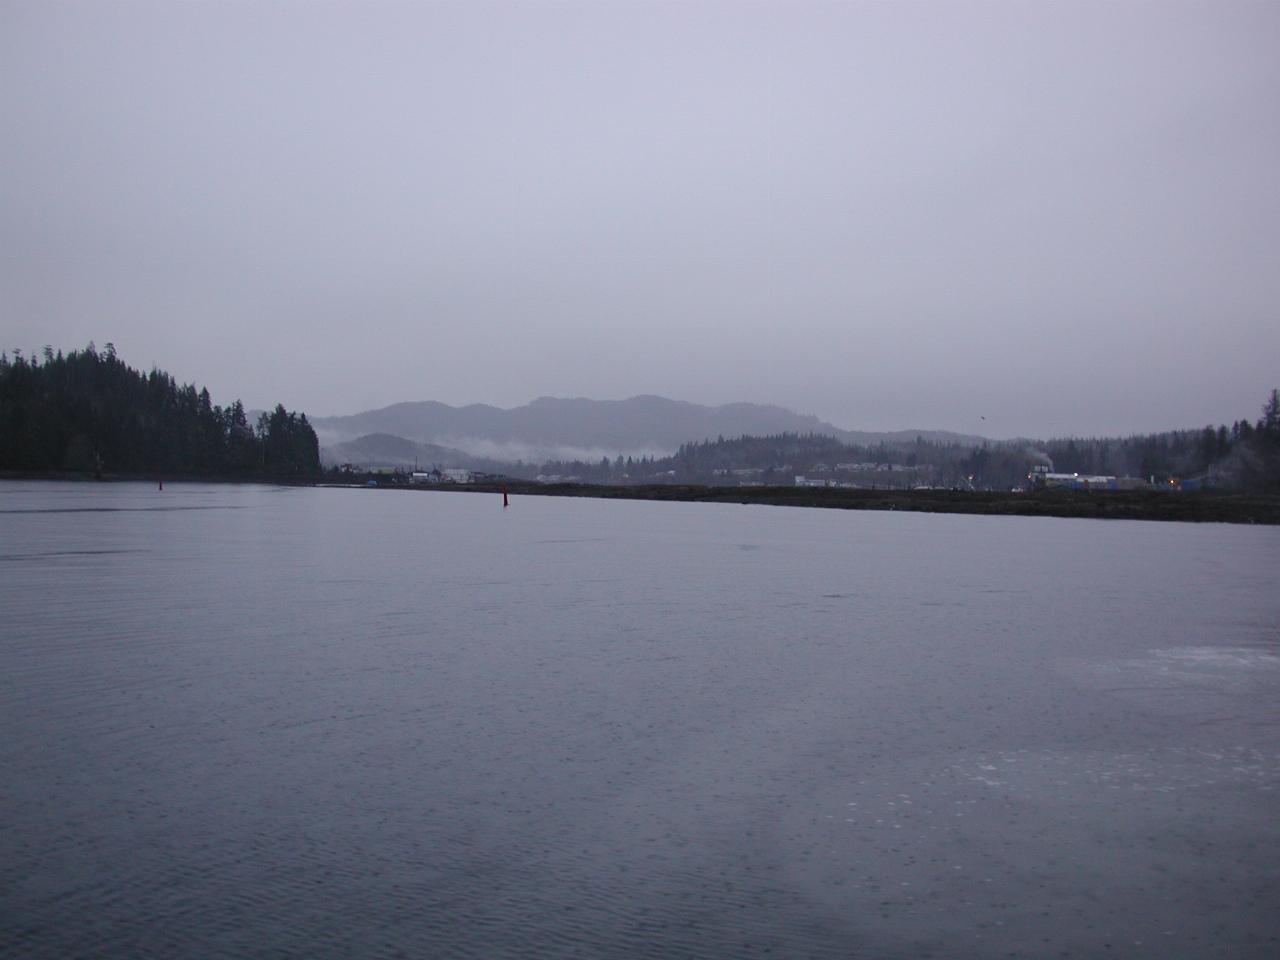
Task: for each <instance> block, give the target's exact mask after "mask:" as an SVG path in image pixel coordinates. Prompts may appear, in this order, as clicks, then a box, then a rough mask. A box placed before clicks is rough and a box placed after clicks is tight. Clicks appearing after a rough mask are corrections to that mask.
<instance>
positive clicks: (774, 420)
mask: <svg viewBox="0 0 1280 960" xmlns="http://www.w3.org/2000/svg"><path fill="white" fill-rule="evenodd" d="M311 422H312V425H313V426H314V427H315V430H316V433H317V434H318V435H319V437H320V442H321V445H322V446H323V447H325V448H326V451H327V457H326V459H329V460H330V461H335V460H341V459H344V457H343V454H344V453H351V454H355V453H356V452H357V451H358V450H359V449H361V448H362V447H363V446H368V441H363V442H362V443H361V444H356V443H354V442H355V441H358V440H361V438H367V437H368V436H369V435H370V434H381V435H384V437H383V438H382V439H381V442H380V443H378V444H377V446H378V447H379V448H385V447H386V446H387V444H388V443H394V440H395V439H396V438H402V439H403V440H405V441H410V442H411V445H410V446H406V447H404V450H403V452H404V454H405V455H409V454H410V453H412V452H413V445H420V446H421V447H423V448H424V450H423V451H419V452H425V451H426V450H430V448H436V449H437V450H438V451H439V448H448V453H447V454H446V453H445V452H444V451H439V456H438V457H436V458H433V459H454V458H455V456H454V455H456V453H457V452H459V451H461V452H463V453H465V454H467V455H469V456H471V457H481V458H484V459H487V460H492V461H499V462H509V463H514V462H516V461H518V460H523V461H524V462H526V463H529V462H540V461H546V460H585V461H591V460H599V459H600V458H601V457H616V456H618V455H619V454H622V455H623V456H632V457H641V456H665V455H668V454H671V453H674V452H675V451H676V450H677V449H678V448H679V447H680V445H681V444H682V443H688V442H691V441H692V442H697V441H701V440H708V439H710V440H714V439H716V438H717V437H739V436H743V435H744V434H751V435H756V436H761V435H768V434H777V433H821V434H825V435H827V436H832V437H835V438H837V439H839V440H841V441H843V442H845V443H856V444H874V443H879V442H881V441H885V442H887V443H894V442H900V441H904V440H914V439H915V438H916V437H917V436H923V437H925V439H929V440H953V441H956V442H962V443H973V442H981V438H979V437H972V436H963V435H960V434H955V433H947V432H944V431H936V430H900V431H895V432H887V433H876V432H869V431H857V430H844V429H841V428H840V427H837V426H835V425H834V424H831V423H827V422H825V421H823V420H820V419H818V418H817V417H815V416H813V415H810V414H799V413H795V412H794V411H791V410H788V409H786V408H784V407H778V406H770V405H761V404H754V403H730V404H725V405H723V406H716V407H712V406H704V405H701V404H696V403H687V402H685V401H681V400H669V399H667V398H665V397H657V396H638V397H631V398H630V399H628V400H589V399H585V398H574V399H558V398H555V397H539V398H538V399H537V400H534V401H533V402H532V403H528V404H526V405H524V406H522V407H515V408H513V409H502V408H499V407H493V406H489V405H487V404H472V405H470V406H465V407H452V406H449V405H448V404H444V403H438V402H436V401H431V400H427V401H420V402H409V403H396V404H392V405H391V406H389V407H383V408H381V409H379V410H367V411H365V412H363V413H357V414H353V415H351V416H340V417H317V418H315V419H313V420H312V421H311ZM346 459H355V457H346Z"/></svg>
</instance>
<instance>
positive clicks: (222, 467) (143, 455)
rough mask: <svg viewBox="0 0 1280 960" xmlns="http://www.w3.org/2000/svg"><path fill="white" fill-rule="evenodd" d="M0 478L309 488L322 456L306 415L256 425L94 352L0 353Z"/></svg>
mask: <svg viewBox="0 0 1280 960" xmlns="http://www.w3.org/2000/svg"><path fill="white" fill-rule="evenodd" d="M0 470H8V471H32V472H56V471H73V472H79V473H91V474H95V475H99V474H167V475H182V476H196V477H227V478H245V479H249V478H258V477H262V478H268V477H269V478H306V477H314V476H317V475H318V474H319V473H320V446H319V443H318V441H317V439H316V434H315V431H314V430H313V429H312V428H311V425H310V424H309V423H308V422H307V417H306V414H299V413H292V412H290V411H288V410H286V409H285V408H284V407H283V406H282V405H279V404H277V405H276V407H275V409H274V410H272V411H271V412H270V413H262V414H261V415H260V416H259V417H258V418H257V420H256V422H255V423H253V424H250V423H249V419H248V415H247V414H246V413H245V409H244V406H243V404H241V402H240V401H239V400H236V401H235V402H234V403H232V404H231V405H230V406H227V407H221V406H217V405H215V404H214V403H213V402H212V399H211V398H210V396H209V391H208V390H207V389H204V388H201V389H200V390H197V389H196V388H195V386H193V385H192V384H183V385H181V386H180V385H179V384H178V383H177V381H175V380H174V378H173V377H171V376H170V375H169V374H167V373H165V372H164V371H163V370H154V369H153V370H152V371H151V372H150V373H147V374H143V373H140V372H139V371H137V370H134V369H133V368H131V367H130V366H128V365H127V364H126V363H124V362H123V361H122V360H121V359H120V358H119V357H117V356H116V351H115V347H114V346H113V345H112V344H110V343H108V344H107V345H106V347H105V348H104V349H103V350H101V351H99V350H98V349H97V348H96V347H95V346H94V344H93V343H90V344H89V345H88V346H87V347H86V348H85V349H83V350H73V351H71V352H70V353H68V354H66V355H63V353H62V352H61V351H58V352H57V353H55V352H54V351H53V350H52V349H51V348H48V347H46V348H45V349H44V351H43V356H41V357H35V356H32V357H24V356H23V355H22V353H21V352H20V351H16V350H15V351H14V355H13V356H12V357H10V356H9V355H8V354H7V353H0Z"/></svg>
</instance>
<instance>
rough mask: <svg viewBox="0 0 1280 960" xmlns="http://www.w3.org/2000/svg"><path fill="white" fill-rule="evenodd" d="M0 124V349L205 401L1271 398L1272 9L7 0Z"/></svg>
mask: <svg viewBox="0 0 1280 960" xmlns="http://www.w3.org/2000/svg"><path fill="white" fill-rule="evenodd" d="M0 131H2V132H0V138H2V139H0V150H2V154H0V245H2V248H0V296H2V298H3V299H2V301H0V310H2V311H3V312H2V313H0V346H4V347H5V348H9V349H12V348H13V347H15V346H16V347H20V348H22V349H23V350H30V349H32V348H39V347H41V346H43V345H44V344H52V345H53V346H54V347H55V348H62V349H70V348H75V347H80V346H83V345H84V344H85V343H87V342H88V341H89V340H90V339H93V340H95V341H96V342H97V343H98V345H99V346H101V345H102V344H103V343H105V342H106V341H114V342H115V344H116V346H117V349H118V350H119V352H120V355H121V356H122V358H123V359H124V360H126V361H127V362H129V363H131V364H132V365H134V366H137V367H142V368H144V369H145V368H149V367H150V366H151V365H153V364H154V365H157V366H160V367H162V368H164V369H167V370H169V371H170V372H171V373H173V374H174V375H175V376H176V377H177V378H178V379H179V380H182V381H193V382H197V383H204V384H207V385H208V386H209V389H210V391H211V392H212V393H213V396H214V400H215V402H222V403H226V402H230V401H231V400H232V399H235V398H236V397H240V398H242V399H243V400H244V401H245V403H246V404H247V405H249V406H265V405H268V404H273V403H275V402H277V401H279V402H283V403H284V404H285V405H286V406H288V407H290V408H296V409H302V410H306V411H308V412H310V413H313V414H318V415H319V414H333V413H351V412H356V411H358V410H362V409H368V408H372V407H377V406H382V405H385V404H388V403H392V402H395V401H399V400H423V399H435V400H441V401H444V402H446V403H453V404H461V403H470V402H486V403H493V404H497V405H499V406H516V405H519V404H522V403H525V402H527V401H528V400H531V399H533V398H534V397H536V396H539V395H553V396H590V397H594V398H598V399H621V398H624V397H628V396H632V395H634V394H638V393H658V394H662V395H665V396H669V397H673V398H677V399H686V400H692V401H696V402H701V403H723V402H728V401H734V400H750V401H756V402H769V403H778V404H782V405H784V406H788V407H791V408H793V409H796V410H798V411H800V412H806V413H816V414H818V415H819V416H822V417H824V418H826V419H828V420H831V421H833V422H835V423H836V424H838V425H840V426H843V427H848V428H855V429H858V428H865V429H896V428H909V427H928V428H935V427H936V428H949V429H956V430H962V431H968V432H983V433H986V434H988V435H991V436H1011V435H1016V434H1023V435H1050V434H1064V433H1116V432H1129V431H1135V430H1153V429H1163V428H1168V427H1180V426H1202V425H1204V424H1205V423H1209V422H1213V423H1215V424H1216V423H1218V422H1223V421H1227V422H1230V421H1232V420H1234V419H1236V418H1238V417H1241V416H1249V417H1256V416H1257V414H1258V410H1259V407H1260V405H1261V403H1262V401H1263V399H1264V397H1265V395H1266V393H1267V392H1268V391H1269V390H1270V389H1271V388H1272V387H1274V386H1277V385H1280V362H1278V361H1280V3H1275V2H1266V3H1235V2H1225V3H1224V2H1221V0H1215V2H1205V3H1173V2H1160V3H1136V2H1130V3H1125V2H1119V3H1089V2H1071V3H1047V2H945V3H944V2H921V3H909V2H907V3H903V2H894V3H866V2H850V3H825V4H811V3H798V2H773V3H769V2H765V3H695V2H681V3H628V2H610V0H599V2H595V3H554V4H550V3H495V4H479V3H407V2H405V3H385V2H349V3H326V2H290V3H280V2H270V0H254V2H221V3H210V2H176V0H170V2H160V3H135V2H110V0H94V2H89V3H57V2H53V0H35V2H13V0H3V2H0ZM982 417H986V420H982V419H981V418H982Z"/></svg>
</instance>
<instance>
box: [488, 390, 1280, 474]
mask: <svg viewBox="0 0 1280 960" xmlns="http://www.w3.org/2000/svg"><path fill="white" fill-rule="evenodd" d="M1036 466H1043V467H1052V469H1053V470H1054V471H1057V472H1061V473H1079V474H1085V475H1104V476H1106V475H1109V476H1116V477H1132V478H1137V479H1139V480H1141V481H1147V482H1153V483H1154V485H1156V486H1164V485H1167V484H1168V483H1169V481H1175V482H1178V483H1182V482H1190V481H1195V482H1196V485H1199V486H1205V487H1215V488H1218V489H1224V490H1258V491H1280V392H1278V391H1276V390H1272V391H1271V395H1270V397H1269V398H1268V400H1267V402H1266V403H1265V404H1264V405H1263V408H1262V416H1261V417H1260V418H1258V419H1257V420H1256V421H1250V420H1248V419H1243V418H1242V419H1240V420H1237V421H1236V422H1235V423H1233V424H1231V425H1230V426H1227V425H1225V424H1224V425H1221V426H1218V427H1213V426H1207V427H1205V428H1204V429H1202V430H1176V431H1169V432H1165V433H1153V434H1142V435H1134V436H1129V437H1115V438H1088V439H1084V438H1079V437H1067V438H1062V439H1055V440H1049V441H1030V440H1014V441H1001V442H991V443H984V444H981V445H979V446H968V445H964V444H960V443H947V442H940V441H934V440H926V439H924V438H923V437H916V439H915V441H914V442H907V443H902V444H889V443H883V442H882V443H879V444H875V445H872V446H860V445H857V444H845V443H841V442H840V441H839V440H837V439H835V438H834V437H830V436H827V435H825V434H818V433H809V434H797V433H782V434H775V435H771V436H759V437H757V436H744V437H736V438H731V439H726V438H724V437H718V438H717V439H715V440H704V441H701V442H695V443H686V444H682V445H681V447H680V449H679V450H677V451H676V453H674V454H673V455H671V456H669V457H647V456H646V457H641V458H631V457H623V456H621V455H619V456H618V457H617V458H616V459H613V460H610V459H608V458H601V459H600V460H598V461H595V462H585V461H581V460H576V461H552V462H549V463H545V464H542V465H541V466H539V467H523V468H521V469H516V470H513V471H511V472H512V475H515V476H525V477H530V478H531V477H532V476H533V475H534V474H537V475H538V476H539V477H541V478H543V479H550V480H551V481H553V482H554V481H556V480H567V481H576V482H582V483H700V484H709V485H729V486H741V485H743V484H763V485H766V486H776V485H790V484H792V483H794V482H795V478H796V477H797V476H805V477H806V478H808V479H813V480H823V479H830V480H832V481H833V482H841V481H848V482H849V483H852V484H856V485H860V486H876V487H878V488H888V489H892V488H899V489H900V488H904V487H911V486H916V485H926V486H940V487H945V488H953V489H965V490H1010V489H1015V488H1019V487H1022V486H1024V485H1026V483H1027V477H1028V474H1029V473H1030V472H1031V470H1032V468H1033V467H1036Z"/></svg>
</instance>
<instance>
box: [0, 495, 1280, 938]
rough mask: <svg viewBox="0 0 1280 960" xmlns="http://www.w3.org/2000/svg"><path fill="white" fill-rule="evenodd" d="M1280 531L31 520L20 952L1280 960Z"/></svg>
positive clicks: (165, 507)
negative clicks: (1257, 959) (1278, 958)
mask: <svg viewBox="0 0 1280 960" xmlns="http://www.w3.org/2000/svg"><path fill="white" fill-rule="evenodd" d="M1278 625H1280V530H1277V529H1275V528H1262V527H1232V526H1225V525H1202V526H1192V525H1173V524H1154V523H1130V522H1097V521H1073V520H1055V519H1022V518H984V517H958V516H926V515H910V514H898V513H844V512H840V511H828V510H823V511H816V510H815V511H810V510H800V509H786V508H770V507H759V506H737V505H695V504H680V503H657V504H655V503H627V502H604V501H594V500H560V499H550V498H516V499H515V500H513V502H512V506H511V508H510V509H508V510H503V509H502V507H501V502H500V500H499V498H497V497H495V496H486V495H478V494H462V493H445V492H430V493H428V492H420V493H409V492H395V491H373V490H369V491H365V490H316V489H273V488H266V487H225V486H193V485H170V486H169V487H168V488H166V489H165V490H164V491H163V492H159V491H157V490H156V489H155V488H154V487H152V486H150V485H145V484H53V483H39V484H37V483H15V482H9V483H2V484H0V657H2V660H0V664H2V670H0V734H2V736H0V771H2V774H0V953H3V954H4V955H5V956H14V957H17V956H21V957H58V958H64V957H107V958H125V957H164V958H176V957H192V958H196V957H199V958H207V957H244V956H252V957H299V958H301V957H352V956H359V957H485V958H493V957H591V958H600V957H663V958H667V957H766V956H772V957H866V958H875V957H903V958H906V957H927V956H935V957H1007V956H1023V957H1026V956H1036V957H1042V956H1043V957H1048V956H1072V957H1080V956H1101V955H1108V954H1110V955H1114V956H1126V957H1132V956H1151V957H1168V956H1175V955H1176V956H1180V957H1219V956H1221V957H1227V956H1230V957H1233V958H1241V957H1267V958H1272V957H1275V956H1277V955H1280V941H1278V940H1277V937H1278V936H1280V803H1278V802H1277V801H1278V799H1280V791H1278V788H1280V709H1278V704H1280V699H1278V697H1277V694H1278V693H1280V627H1278Z"/></svg>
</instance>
